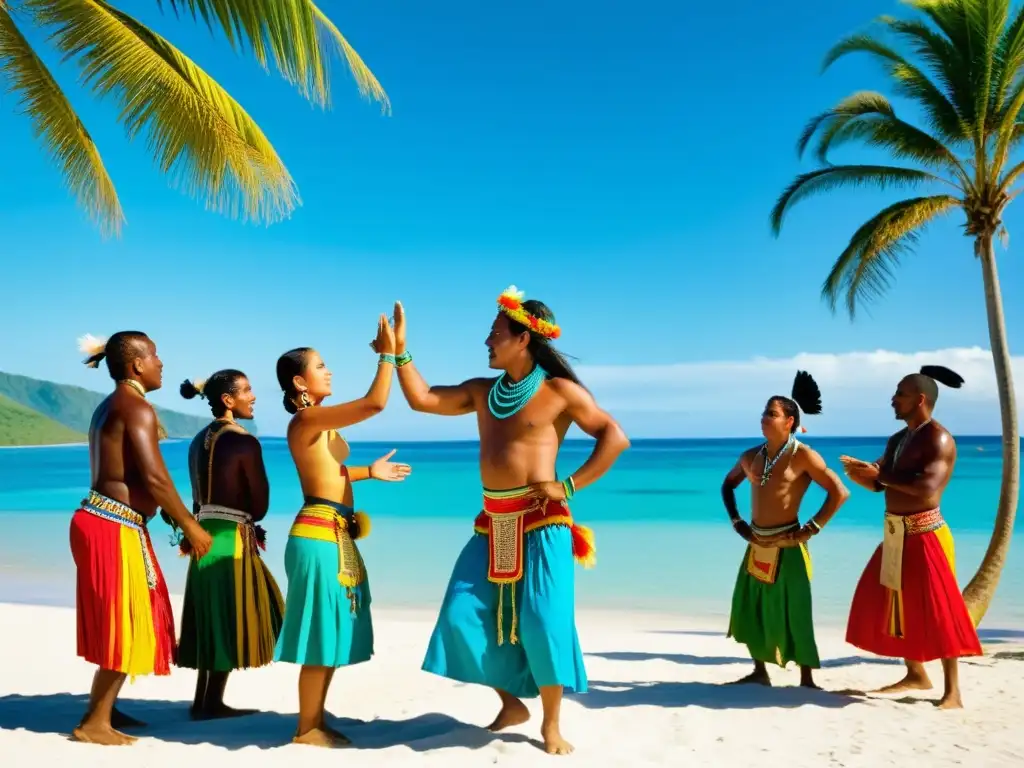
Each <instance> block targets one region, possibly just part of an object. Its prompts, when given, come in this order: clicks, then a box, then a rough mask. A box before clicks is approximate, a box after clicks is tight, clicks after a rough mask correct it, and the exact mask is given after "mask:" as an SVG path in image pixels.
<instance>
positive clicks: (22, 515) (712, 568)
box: [0, 437, 1024, 631]
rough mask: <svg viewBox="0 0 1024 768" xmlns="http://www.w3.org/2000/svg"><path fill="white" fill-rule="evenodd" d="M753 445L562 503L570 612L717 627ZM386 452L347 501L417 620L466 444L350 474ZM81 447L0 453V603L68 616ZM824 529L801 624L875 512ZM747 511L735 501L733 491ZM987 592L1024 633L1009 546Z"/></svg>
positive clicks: (161, 548) (994, 492) (405, 455)
mask: <svg viewBox="0 0 1024 768" xmlns="http://www.w3.org/2000/svg"><path fill="white" fill-rule="evenodd" d="M803 441H804V442H806V443H807V444H809V445H811V446H813V447H814V448H815V449H817V450H818V451H819V452H820V453H821V454H822V455H823V456H824V458H825V460H826V461H827V462H828V463H829V465H830V466H832V467H833V468H837V469H838V467H839V463H838V457H839V456H840V455H841V454H844V453H848V454H851V455H853V456H856V457H858V458H863V459H866V460H873V459H875V458H877V457H878V456H879V455H880V454H881V452H882V449H883V447H884V444H885V439H884V438H882V437H879V438H833V437H805V438H804V440H803ZM261 442H262V444H263V447H264V460H265V462H266V466H267V472H268V474H269V477H270V487H271V502H270V513H269V514H268V516H267V519H266V521H265V522H264V527H265V528H266V529H267V534H268V537H267V552H266V553H265V558H266V560H267V563H268V564H269V566H270V568H271V569H272V571H273V572H274V574H275V575H276V576H277V577H278V579H279V580H280V582H281V587H282V589H284V587H285V583H284V564H283V558H284V545H285V541H286V538H287V535H288V528H289V526H290V524H291V519H292V517H293V516H294V514H295V512H296V511H297V510H298V508H299V506H300V504H301V493H300V490H299V484H298V478H297V476H296V473H295V469H294V466H293V465H292V462H291V459H290V458H289V456H288V450H287V446H286V444H285V442H284V440H283V439H280V438H271V437H266V438H261ZM756 443H757V441H756V439H753V438H751V439H749V440H738V439H721V440H712V439H707V440H690V439H687V440H637V441H634V443H633V446H632V447H631V449H630V450H629V451H627V452H626V453H625V454H624V455H623V456H622V458H621V459H620V460H619V462H618V464H616V466H615V467H614V468H613V469H612V470H611V472H609V473H608V474H607V475H606V476H605V477H604V478H603V479H602V480H600V481H599V482H598V483H597V484H595V485H593V486H591V487H589V488H586V489H584V490H582V491H580V493H579V494H578V495H577V496H576V498H575V499H574V500H573V504H572V511H573V514H574V516H575V517H576V519H577V520H578V521H579V522H581V523H583V524H586V525H589V526H591V527H592V528H593V529H594V532H595V535H596V540H597V566H596V567H595V568H593V569H587V570H584V569H581V568H577V570H576V574H577V587H576V591H577V600H578V604H579V607H580V608H584V609H599V610H608V611H621V612H622V615H623V617H624V618H627V620H628V615H629V614H628V613H626V611H645V612H646V611H657V612H667V613H674V614H681V615H685V616H687V617H690V618H692V619H693V620H694V621H695V622H696V621H697V620H700V621H701V622H702V623H707V622H708V621H711V622H714V623H721V626H722V629H723V631H724V630H725V627H726V624H727V620H728V611H729V600H730V595H731V592H732V587H733V584H734V581H735V578H736V573H737V570H738V568H739V566H740V560H741V558H742V556H743V552H744V543H743V542H742V540H741V539H739V537H738V536H737V535H736V534H735V533H734V532H733V530H732V527H731V526H730V525H729V522H728V518H727V516H726V513H725V510H724V508H723V506H722V502H721V496H720V487H721V482H722V479H723V477H724V476H725V474H726V472H728V470H729V468H730V467H731V466H732V465H733V463H734V462H735V461H736V458H737V457H738V455H739V454H740V452H741V451H743V450H744V449H746V448H748V447H750V446H752V445H755V444H756ZM957 443H958V447H959V458H958V461H957V465H956V471H955V473H954V477H953V480H952V482H951V484H950V486H949V489H948V490H947V492H946V496H945V499H944V504H943V513H944V515H945V517H946V520H947V521H948V522H949V524H950V526H951V527H952V529H953V534H954V537H955V539H956V554H957V575H958V577H959V580H960V583H961V586H964V585H965V584H966V581H967V580H968V579H969V578H970V577H971V575H973V573H974V571H975V569H976V568H977V566H978V564H979V562H980V561H981V558H982V556H983V555H984V552H985V548H986V546H987V545H988V541H989V536H990V533H991V530H992V522H993V519H994V516H995V508H996V501H997V499H998V496H999V476H1000V469H1001V456H1000V442H999V439H998V438H994V437H959V438H958V439H957ZM591 446H592V443H591V442H589V441H585V440H581V441H569V442H567V443H566V444H565V446H564V447H563V449H562V452H561V455H560V457H559V462H558V465H559V466H558V469H559V473H560V474H561V475H563V476H564V475H565V474H567V473H569V472H572V471H573V470H575V469H576V468H578V467H579V465H580V464H581V463H582V462H583V461H584V460H585V459H586V457H587V455H588V454H589V451H590V448H591ZM392 448H397V449H398V453H397V454H396V455H395V460H396V461H404V462H407V463H409V464H411V465H412V467H413V473H412V475H411V477H410V478H409V479H408V480H406V481H405V482H404V483H398V484H387V483H381V482H376V481H364V482H360V483H357V484H356V486H355V495H356V506H357V508H359V509H363V510H365V511H366V512H367V513H369V514H370V516H371V518H372V522H373V526H372V531H371V534H370V536H369V537H368V538H367V539H365V540H364V541H363V542H361V548H362V551H363V554H364V557H365V560H366V563H367V568H368V570H369V574H370V580H371V585H372V590H373V597H374V603H375V604H376V605H378V606H389V607H403V608H426V609H432V608H435V607H436V606H437V605H439V604H440V601H441V598H442V596H443V594H444V589H445V585H446V583H447V580H448V575H449V572H450V569H451V567H452V564H453V563H454V561H455V558H456V556H457V554H458V552H459V550H460V548H461V547H462V546H463V544H464V543H465V541H466V539H467V537H468V536H470V535H471V531H472V520H473V517H474V516H475V515H476V514H477V512H478V511H479V509H480V482H479V475H478V469H477V455H478V450H479V448H478V445H477V444H476V443H475V442H438V443H404V444H403V443H386V444H385V443H353V445H352V456H351V458H350V463H351V464H353V465H359V464H368V463H370V462H371V461H373V460H374V459H375V458H377V457H378V456H381V455H383V454H384V453H386V452H387V451H389V450H391V449H392ZM187 449H188V441H185V440H180V441H167V442H165V443H163V444H162V450H163V454H164V458H165V460H166V462H167V465H168V467H169V468H170V470H171V473H172V476H173V478H174V480H175V483H176V484H177V486H178V489H179V491H180V493H181V494H182V496H183V498H184V499H185V500H186V501H187V502H189V501H190V499H191V492H190V489H189V484H188V474H187V467H186V453H187ZM88 482H89V461H88V452H87V449H86V447H85V446H65V447H47V448H8V449H0V601H3V602H23V603H35V604H51V605H74V599H75V582H74V566H73V563H72V560H71V554H70V551H69V548H68V523H69V520H70V517H71V514H72V512H73V511H74V509H75V508H76V506H77V505H78V502H79V501H80V500H81V499H82V497H83V496H84V494H85V491H86V490H87V488H88ZM851 494H852V495H851V497H850V500H849V501H848V502H847V503H846V505H845V506H844V507H843V508H842V509H840V511H839V514H838V515H837V516H836V517H835V518H834V519H833V521H832V523H831V524H830V525H829V526H828V527H827V528H826V529H825V532H824V533H823V534H822V535H820V536H818V537H817V538H815V539H814V540H813V541H812V546H811V556H812V559H813V566H814V572H813V581H812V583H813V590H814V610H815V619H816V622H819V623H822V624H832V625H840V624H843V623H844V622H845V617H846V612H847V610H848V608H849V604H850V599H851V597H852V595H853V590H854V587H855V586H856V583H857V579H858V578H859V576H860V573H861V571H862V569H863V568H864V565H865V564H866V562H867V560H868V558H869V557H870V555H871V553H872V551H873V550H874V548H875V547H876V546H877V544H878V542H879V541H880V537H881V531H882V513H883V505H882V497H881V495H879V494H873V493H869V492H867V491H864V490H862V489H860V488H858V487H855V486H854V487H852V488H851ZM738 498H739V501H740V509H741V510H742V511H744V512H745V511H746V510H748V509H749V486H748V485H746V484H744V485H743V486H741V487H740V489H739V491H738ZM823 499H824V494H823V493H822V492H821V491H820V489H818V488H816V487H812V489H811V491H810V492H809V493H808V495H807V497H806V499H805V501H804V506H803V510H802V513H801V519H806V518H807V517H808V516H810V515H811V514H813V513H814V512H815V511H816V510H817V509H818V507H819V505H820V504H821V503H822V501H823ZM150 530H151V534H152V536H153V541H154V545H155V546H156V548H157V553H158V557H159V558H160V561H161V564H162V566H163V568H164V572H165V574H166V576H167V580H168V582H169V586H170V588H171V591H172V593H178V594H180V593H181V592H182V591H183V588H184V581H185V571H186V561H185V560H184V559H183V558H180V557H178V555H177V552H176V549H175V548H173V547H172V546H171V545H170V542H169V539H170V529H169V528H168V527H167V526H166V525H165V524H164V523H163V522H162V521H161V520H160V519H159V518H158V519H156V520H154V521H153V522H152V523H151V525H150ZM1016 539H1017V540H1016V541H1015V542H1014V545H1013V548H1012V550H1011V554H1010V559H1009V562H1008V563H1007V566H1006V569H1005V571H1004V572H1003V577H1002V581H1001V582H1000V586H999V591H998V593H997V596H996V600H995V603H994V605H993V606H992V609H991V611H990V613H989V615H988V617H987V618H986V622H985V623H986V625H987V626H989V627H1006V628H1024V597H1022V594H1024V593H1022V587H1024V568H1022V565H1024V553H1022V552H1021V546H1022V545H1024V542H1021V541H1020V540H1019V539H1020V537H1019V536H1017V537H1016Z"/></svg>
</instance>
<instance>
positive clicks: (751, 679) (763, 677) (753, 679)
mask: <svg viewBox="0 0 1024 768" xmlns="http://www.w3.org/2000/svg"><path fill="white" fill-rule="evenodd" d="M748 683H755V684H757V685H767V686H769V687H770V686H771V684H772V679H771V678H770V677H768V672H766V671H761V670H759V669H755V670H754V671H753V672H751V673H750V674H749V675H747V676H746V677H741V678H740V679H739V680H733V681H732V682H729V683H726V685H746V684H748Z"/></svg>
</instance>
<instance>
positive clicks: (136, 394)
mask: <svg viewBox="0 0 1024 768" xmlns="http://www.w3.org/2000/svg"><path fill="white" fill-rule="evenodd" d="M79 346H80V348H81V350H82V351H83V352H84V353H86V354H87V355H88V357H87V358H86V360H85V364H86V365H88V366H89V367H90V368H96V367H98V366H99V364H100V361H101V360H104V359H106V362H107V370H108V371H109V373H110V378H112V379H113V380H114V382H115V385H114V392H113V393H112V394H111V395H110V396H109V397H107V398H106V399H104V400H103V402H101V403H100V404H99V406H97V408H96V411H95V413H94V414H93V417H92V422H91V424H90V425H89V464H90V470H91V471H90V475H91V479H90V486H89V488H90V490H89V494H88V496H87V497H86V498H85V499H83V500H82V503H81V505H80V507H79V509H78V510H77V511H76V512H75V514H74V517H72V519H71V553H72V555H73V556H74V559H75V566H76V568H77V570H78V578H77V595H76V608H77V621H78V655H79V656H81V657H82V658H84V659H85V660H86V661H88V662H91V663H93V664H95V665H96V666H97V667H99V669H97V670H96V676H95V677H94V678H93V683H92V691H91V693H90V695H89V706H88V709H87V710H86V713H85V717H83V718H82V722H81V723H80V724H79V725H78V727H77V728H75V730H74V732H73V734H72V736H73V738H75V739H76V740H78V741H86V742H91V743H94V744H107V745H122V744H130V743H132V742H133V741H134V740H135V739H134V738H132V737H131V736H127V735H126V734H124V733H121V732H120V731H119V730H116V728H119V727H120V728H123V727H128V726H131V725H136V726H138V725H142V723H140V722H139V721H137V720H134V719H133V718H130V717H128V716H126V715H124V714H122V713H120V712H118V711H116V710H115V709H114V702H115V700H116V699H117V695H118V693H119V692H120V690H121V686H122V685H123V684H124V680H125V677H126V676H128V675H131V676H132V677H135V676H136V675H150V674H157V675H167V674H170V665H171V664H172V663H173V662H174V660H175V642H174V618H173V616H172V614H171V603H170V599H169V597H168V594H167V585H166V583H165V582H164V578H163V574H162V573H161V572H160V566H159V564H158V563H157V560H156V553H155V552H154V551H153V545H152V543H151V542H150V540H149V532H148V530H147V528H146V525H147V523H148V522H149V520H150V519H151V518H152V517H153V515H155V514H156V511H157V509H158V508H163V509H164V510H165V511H166V512H167V514H168V515H170V517H171V519H172V520H174V522H176V523H177V524H178V526H179V527H180V528H181V530H182V532H183V533H184V534H185V536H187V537H188V539H189V541H190V542H191V543H192V547H193V550H194V552H195V553H196V555H197V556H199V557H201V556H202V555H204V554H206V552H207V551H208V550H209V548H210V535H209V534H208V533H206V531H204V530H203V529H202V527H200V525H199V524H198V523H197V522H196V520H195V518H193V517H192V515H191V513H190V512H189V511H188V510H187V509H186V507H185V505H184V503H183V502H182V500H181V497H179V496H178V492H177V491H176V490H175V488H174V483H173V482H172V481H171V477H170V475H169V474H168V472H167V467H166V466H165V465H164V461H163V457H162V456H161V455H160V445H159V437H158V422H157V418H156V412H155V411H154V410H153V406H151V405H150V404H149V403H148V402H147V401H146V393H147V392H151V391H153V390H155V389H159V388H160V385H161V383H162V381H163V367H164V366H163V363H162V362H160V358H159V357H157V354H156V345H155V344H154V343H153V342H152V340H151V339H150V338H149V337H148V336H146V334H144V333H140V332H138V331H121V332H119V333H115V334H114V335H113V336H111V337H110V339H109V340H106V341H103V340H100V339H96V338H94V337H92V336H85V337H83V338H82V339H81V340H80V344H79Z"/></svg>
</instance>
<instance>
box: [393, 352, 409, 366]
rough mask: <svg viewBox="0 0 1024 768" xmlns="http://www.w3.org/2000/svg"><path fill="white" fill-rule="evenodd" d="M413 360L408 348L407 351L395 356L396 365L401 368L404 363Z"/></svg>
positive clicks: (406, 363)
mask: <svg viewBox="0 0 1024 768" xmlns="http://www.w3.org/2000/svg"><path fill="white" fill-rule="evenodd" d="M411 362H412V354H410V353H409V351H408V350H406V351H405V352H403V353H402V354H400V355H398V356H397V357H396V358H395V365H396V366H398V367H399V368H401V367H402V366H403V365H408V364H409V363H411Z"/></svg>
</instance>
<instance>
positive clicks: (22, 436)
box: [0, 395, 86, 445]
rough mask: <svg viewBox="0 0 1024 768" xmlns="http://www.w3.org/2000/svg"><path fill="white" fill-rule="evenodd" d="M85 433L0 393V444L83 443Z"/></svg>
mask: <svg viewBox="0 0 1024 768" xmlns="http://www.w3.org/2000/svg"><path fill="white" fill-rule="evenodd" d="M85 440H86V436H85V434H83V433H82V432H75V431H74V430H73V429H68V428H67V427H65V426H64V425H63V424H60V423H58V422H56V421H54V420H53V419H50V418H47V417H46V416H43V414H41V413H39V412H38V411H33V410H32V409H31V408H26V407H25V406H24V405H21V404H19V403H16V402H14V401H13V400H11V399H10V398H8V397H4V396H3V395H0V445H57V444H58V443H84V442H85Z"/></svg>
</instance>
